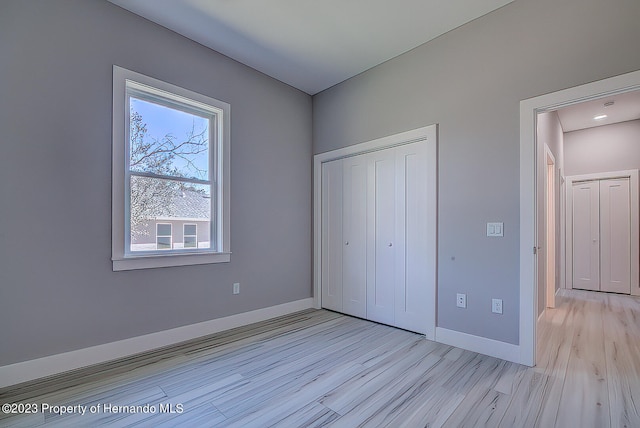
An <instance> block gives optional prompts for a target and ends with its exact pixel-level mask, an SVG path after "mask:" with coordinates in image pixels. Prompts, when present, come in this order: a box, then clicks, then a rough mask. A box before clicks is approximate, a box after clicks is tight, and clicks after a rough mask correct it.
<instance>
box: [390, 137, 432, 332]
mask: <svg viewBox="0 0 640 428" xmlns="http://www.w3.org/2000/svg"><path fill="white" fill-rule="evenodd" d="M426 149H427V147H426V145H425V144H420V143H413V144H408V145H406V146H401V147H398V148H397V149H396V177H397V178H396V207H397V211H396V243H397V244H396V250H395V251H396V281H395V283H396V289H395V311H394V314H395V325H396V326H397V327H401V328H404V329H407V330H411V331H416V332H419V333H426V328H427V320H426V316H427V314H428V313H429V311H428V310H426V308H425V305H426V302H428V301H429V298H428V296H427V284H428V281H429V278H428V274H429V272H428V263H427V261H426V258H427V254H428V248H427V247H428V242H429V241H428V239H429V236H428V222H427V221H426V219H427V217H428V213H427V185H426V183H427V182H428V176H427V172H428V169H427V168H428V166H427V150H426Z"/></svg>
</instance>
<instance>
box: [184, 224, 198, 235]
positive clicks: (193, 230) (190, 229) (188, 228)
mask: <svg viewBox="0 0 640 428" xmlns="http://www.w3.org/2000/svg"><path fill="white" fill-rule="evenodd" d="M197 229H198V227H197V226H196V225H195V224H185V225H184V234H185V235H192V236H195V235H196V234H197Z"/></svg>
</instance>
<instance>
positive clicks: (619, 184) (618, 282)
mask: <svg viewBox="0 0 640 428" xmlns="http://www.w3.org/2000/svg"><path fill="white" fill-rule="evenodd" d="M600 239H601V245H600V263H601V279H600V289H601V290H602V291H609V292H614V293H625V294H630V293H631V212H630V203H629V179H628V178H626V179H623V178H621V179H613V180H601V181H600Z"/></svg>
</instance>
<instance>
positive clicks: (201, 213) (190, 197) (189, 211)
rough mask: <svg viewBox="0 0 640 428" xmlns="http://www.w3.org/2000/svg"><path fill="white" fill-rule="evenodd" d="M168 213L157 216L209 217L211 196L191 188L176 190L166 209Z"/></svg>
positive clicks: (180, 217) (171, 217)
mask: <svg viewBox="0 0 640 428" xmlns="http://www.w3.org/2000/svg"><path fill="white" fill-rule="evenodd" d="M167 212H168V213H169V214H166V215H160V216H157V218H162V219H193V220H195V219H205V220H208V219H209V215H210V212H211V197H210V196H208V195H205V194H204V193H199V192H195V191H193V190H188V189H186V190H176V191H175V193H174V194H173V195H172V196H171V202H170V203H169V207H168V209H167Z"/></svg>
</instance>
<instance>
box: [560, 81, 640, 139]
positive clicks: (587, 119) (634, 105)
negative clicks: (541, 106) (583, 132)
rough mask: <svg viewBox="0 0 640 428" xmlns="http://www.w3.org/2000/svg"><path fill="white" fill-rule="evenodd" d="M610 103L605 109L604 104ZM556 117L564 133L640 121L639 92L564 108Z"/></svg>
mask: <svg viewBox="0 0 640 428" xmlns="http://www.w3.org/2000/svg"><path fill="white" fill-rule="evenodd" d="M610 101H613V102H614V104H613V105H612V106H608V107H606V106H605V105H604V104H605V103H608V102H610ZM604 114H606V115H607V117H606V118H605V119H601V120H595V119H594V117H596V116H599V115H604ZM558 117H559V118H560V124H561V125H562V130H563V131H564V132H570V131H577V130H579V129H586V128H593V127H595V126H601V125H610V124H612V123H618V122H626V121H628V120H636V119H640V91H633V92H626V93H622V94H618V95H612V96H607V97H604V98H600V99H597V100H593V101H586V102H583V103H580V104H576V105H573V106H569V107H564V108H561V109H559V110H558Z"/></svg>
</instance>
